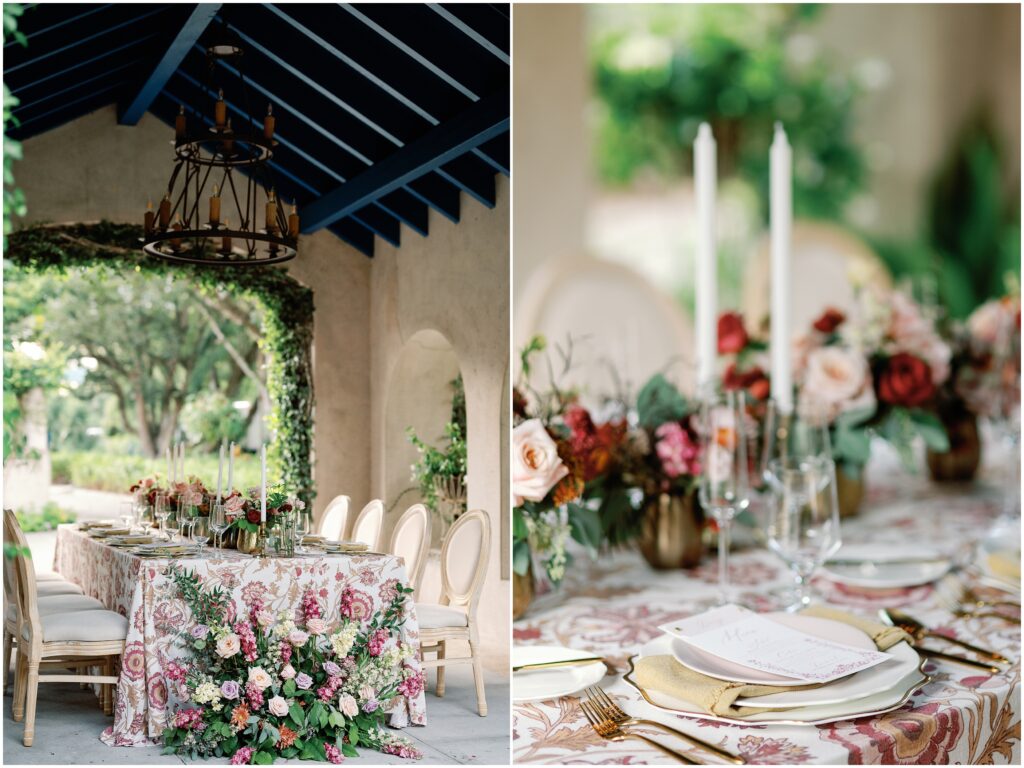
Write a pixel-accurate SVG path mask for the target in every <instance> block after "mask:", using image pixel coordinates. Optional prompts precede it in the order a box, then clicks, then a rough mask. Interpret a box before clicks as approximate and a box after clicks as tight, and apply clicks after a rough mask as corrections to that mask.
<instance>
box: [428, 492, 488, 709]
mask: <svg viewBox="0 0 1024 768" xmlns="http://www.w3.org/2000/svg"><path fill="white" fill-rule="evenodd" d="M490 554H491V519H490V517H489V516H488V515H487V513H486V512H485V511H484V510H482V509H474V510H471V511H469V512H466V513H465V514H464V515H462V516H461V517H460V518H459V519H458V520H456V521H455V522H454V523H453V524H452V527H451V528H450V529H449V531H448V535H447V536H445V538H444V543H443V544H442V545H441V599H440V602H439V603H433V604H432V603H416V617H417V619H418V621H419V625H420V650H421V651H422V652H423V654H424V659H423V666H424V667H436V668H437V689H436V693H437V695H438V696H439V697H440V696H444V670H445V665H446V664H453V663H462V664H465V663H470V664H472V665H473V680H474V682H475V683H476V703H477V711H478V712H479V713H480V716H481V717H486V716H487V699H486V698H485V696H484V675H483V669H482V667H481V665H480V633H479V630H478V628H477V622H476V609H477V606H478V605H479V603H480V595H481V593H482V592H483V588H484V579H485V578H486V576H487V565H488V563H489V562H490ZM450 640H465V641H467V642H468V643H469V656H450V655H449V654H448V646H447V644H448V641H450ZM427 653H434V654H436V658H434V659H427V658H426V656H425V654H427Z"/></svg>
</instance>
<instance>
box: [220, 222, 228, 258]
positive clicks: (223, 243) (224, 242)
mask: <svg viewBox="0 0 1024 768" xmlns="http://www.w3.org/2000/svg"><path fill="white" fill-rule="evenodd" d="M224 229H226V230H228V231H231V222H229V221H228V220H227V219H224ZM220 252H221V253H223V254H224V255H225V256H227V255H229V254H230V253H231V235H224V236H223V237H222V238H221V239H220Z"/></svg>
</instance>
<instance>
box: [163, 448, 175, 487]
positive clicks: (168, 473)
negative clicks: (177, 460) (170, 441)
mask: <svg viewBox="0 0 1024 768" xmlns="http://www.w3.org/2000/svg"><path fill="white" fill-rule="evenodd" d="M164 453H165V454H166V455H167V486H168V487H170V485H171V480H172V479H173V477H172V474H171V446H169V445H168V446H167V448H166V450H165V451H164Z"/></svg>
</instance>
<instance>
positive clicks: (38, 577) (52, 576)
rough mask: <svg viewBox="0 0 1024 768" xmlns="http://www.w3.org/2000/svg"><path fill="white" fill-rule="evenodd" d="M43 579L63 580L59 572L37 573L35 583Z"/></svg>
mask: <svg viewBox="0 0 1024 768" xmlns="http://www.w3.org/2000/svg"><path fill="white" fill-rule="evenodd" d="M43 581H64V578H63V577H62V576H61V575H60V574H59V573H37V574H36V583H37V584H38V583H40V582H43Z"/></svg>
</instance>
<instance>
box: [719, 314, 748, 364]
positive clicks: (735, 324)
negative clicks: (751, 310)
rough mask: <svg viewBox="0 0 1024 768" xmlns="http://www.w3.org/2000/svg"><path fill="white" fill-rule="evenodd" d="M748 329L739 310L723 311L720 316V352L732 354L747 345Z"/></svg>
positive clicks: (721, 353)
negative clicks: (744, 325)
mask: <svg viewBox="0 0 1024 768" xmlns="http://www.w3.org/2000/svg"><path fill="white" fill-rule="evenodd" d="M748 340H749V337H748V336H747V329H746V328H744V327H743V315H741V314H740V313H739V312H723V313H722V314H721V315H719V316H718V354H720V355H731V354H735V353H737V352H740V351H742V350H743V348H744V347H745V346H747V341H748Z"/></svg>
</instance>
